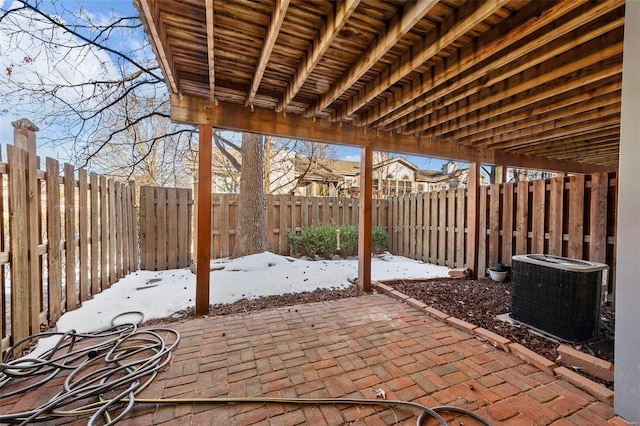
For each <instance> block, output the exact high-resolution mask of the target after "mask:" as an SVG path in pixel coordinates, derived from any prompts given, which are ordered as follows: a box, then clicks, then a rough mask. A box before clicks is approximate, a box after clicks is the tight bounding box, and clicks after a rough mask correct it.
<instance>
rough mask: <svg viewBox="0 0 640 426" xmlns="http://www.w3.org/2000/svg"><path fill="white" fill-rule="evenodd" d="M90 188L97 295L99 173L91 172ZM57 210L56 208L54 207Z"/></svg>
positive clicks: (95, 289) (93, 275)
mask: <svg viewBox="0 0 640 426" xmlns="http://www.w3.org/2000/svg"><path fill="white" fill-rule="evenodd" d="M89 190H90V191H91V192H90V194H89V205H90V214H89V218H90V219H89V222H90V224H89V228H90V232H91V239H90V244H91V248H90V257H91V266H90V274H91V286H90V288H91V295H92V296H93V295H96V294H98V293H99V292H100V281H99V280H100V275H99V274H98V273H99V272H98V271H99V269H98V266H99V265H100V257H99V256H100V254H99V248H100V244H99V240H100V237H99V229H100V215H99V214H98V212H99V211H100V210H99V208H98V200H99V198H98V197H99V190H98V175H97V174H96V173H94V172H92V173H90V174H89ZM54 210H55V209H54Z"/></svg>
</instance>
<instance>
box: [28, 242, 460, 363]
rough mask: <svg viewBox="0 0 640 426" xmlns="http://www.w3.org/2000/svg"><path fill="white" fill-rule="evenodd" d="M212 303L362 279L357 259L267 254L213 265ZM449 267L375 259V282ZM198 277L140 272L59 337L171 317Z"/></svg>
mask: <svg viewBox="0 0 640 426" xmlns="http://www.w3.org/2000/svg"><path fill="white" fill-rule="evenodd" d="M211 269H212V271H211V285H210V303H212V304H218V303H232V302H235V301H237V300H240V299H242V298H248V299H253V298H258V297H260V296H268V295H277V294H284V293H299V292H303V291H313V290H315V289H317V288H344V287H347V286H349V285H350V282H349V281H348V280H349V279H354V278H356V277H357V275H358V261H357V259H339V260H306V259H296V258H292V257H286V256H279V255H276V254H273V253H269V252H264V253H260V254H255V255H251V256H245V257H241V258H238V259H218V260H213V261H212V262H211ZM448 271H449V268H447V267H445V266H436V265H431V264H426V263H423V262H421V261H416V260H412V259H408V258H406V257H402V256H394V255H391V254H389V253H385V254H383V255H379V256H375V257H373V258H372V259H371V278H372V279H373V280H389V279H403V278H405V279H411V278H436V277H447V276H448ZM195 287H196V276H195V274H193V273H191V271H190V270H189V269H188V268H185V269H174V270H169V271H137V272H134V273H131V274H129V275H127V276H126V277H124V278H122V279H121V280H120V281H118V282H117V283H115V284H114V285H112V286H111V287H110V288H108V289H106V290H105V291H103V292H102V293H99V294H97V295H96V296H95V297H94V298H93V299H91V300H88V301H86V302H84V303H83V304H82V307H80V308H79V309H76V310H75V311H71V312H67V313H65V314H64V315H63V316H62V317H61V318H60V320H58V323H57V324H56V328H57V331H58V332H62V331H69V330H75V331H77V332H90V331H98V330H102V329H106V328H109V327H111V325H112V320H114V318H116V316H118V318H116V319H115V321H116V323H117V324H121V323H124V322H137V321H138V320H139V319H140V316H139V314H127V315H122V314H124V313H127V312H142V314H143V315H144V320H149V319H154V318H163V317H167V316H169V315H171V314H173V313H175V312H176V311H180V310H183V309H186V308H189V307H192V306H194V305H195ZM57 339H58V338H57V337H52V338H47V339H41V340H40V344H39V345H38V347H37V348H36V350H35V352H34V353H32V354H31V356H35V354H36V353H42V352H44V351H46V350H47V348H48V347H52V346H53V345H54V344H55V342H56V341H57Z"/></svg>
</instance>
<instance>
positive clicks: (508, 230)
mask: <svg viewBox="0 0 640 426" xmlns="http://www.w3.org/2000/svg"><path fill="white" fill-rule="evenodd" d="M502 187H503V191H504V193H503V194H502V254H501V258H500V261H501V262H502V263H504V264H505V265H509V266H511V256H512V255H513V215H514V211H513V210H514V209H513V207H514V206H513V183H505V184H503V185H502Z"/></svg>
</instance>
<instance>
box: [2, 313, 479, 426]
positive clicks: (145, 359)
mask: <svg viewBox="0 0 640 426" xmlns="http://www.w3.org/2000/svg"><path fill="white" fill-rule="evenodd" d="M127 314H129V313H127ZM114 320H115V319H114ZM141 321H142V316H141ZM48 336H59V340H58V341H57V343H56V344H55V346H54V347H53V348H52V349H50V350H48V351H46V352H45V353H44V354H43V355H42V356H40V357H39V358H22V359H19V360H13V361H9V360H10V359H12V358H13V357H14V349H16V348H20V347H23V346H25V345H27V344H28V343H30V342H33V341H35V340H36V339H39V338H42V337H48ZM179 340H180V335H179V333H178V332H177V331H175V330H172V329H169V328H144V329H138V327H137V324H132V323H131V324H122V325H115V324H114V321H112V327H111V328H109V329H107V330H103V331H100V332H93V333H76V332H74V331H70V332H66V333H58V332H43V333H38V334H36V335H33V336H30V337H28V338H26V339H23V340H22V341H20V342H18V343H17V344H16V345H14V346H13V347H11V348H9V350H8V351H7V353H6V354H5V357H4V359H3V362H2V363H0V390H1V392H0V402H1V401H3V400H6V399H9V398H12V397H15V396H17V395H20V394H25V393H27V392H31V391H36V392H46V388H47V387H45V386H44V385H46V384H47V383H49V382H50V381H51V380H53V379H55V378H62V377H64V380H63V381H62V384H61V385H60V389H59V390H58V391H57V393H55V394H54V395H53V396H51V397H50V398H49V399H48V400H47V401H46V402H45V403H43V404H41V405H40V406H39V407H36V408H33V409H30V410H28V411H23V412H17V413H10V414H0V422H1V423H14V424H20V425H25V424H29V423H32V422H43V421H51V420H53V419H56V418H61V417H77V416H88V417H89V419H88V421H87V424H88V425H94V424H105V425H112V424H115V423H117V422H118V421H120V420H122V419H124V418H125V417H126V416H127V414H128V413H129V412H130V410H131V409H132V408H133V406H134V404H153V405H160V404H232V403H254V404H257V403H259V404H266V403H278V404H298V405H327V404H330V405H345V404H347V405H377V406H385V407H406V408H410V409H414V410H417V411H419V412H421V414H420V415H419V417H418V419H417V422H416V424H417V425H418V426H420V425H422V424H423V423H424V422H426V420H427V419H428V418H434V419H436V420H437V421H438V422H439V423H440V424H441V425H447V422H446V421H445V420H444V419H443V418H442V416H440V414H439V413H442V412H455V413H460V414H464V415H466V416H469V417H472V418H474V419H476V420H477V421H479V422H480V423H481V424H484V425H490V423H488V422H487V421H486V420H484V419H483V418H482V417H480V416H478V415H476V414H475V413H473V412H471V411H468V410H465V409H462V408H458V407H453V406H439V407H433V408H429V407H426V406H424V405H422V404H419V403H415V402H408V401H398V400H386V399H359V398H268V397H244V398H185V399H175V398H173V399H145V398H137V397H136V395H138V394H139V393H140V392H141V391H142V390H143V389H145V388H146V387H147V386H148V385H149V384H150V383H151V382H152V381H153V379H154V378H155V377H156V375H157V374H158V372H159V371H160V370H161V369H163V368H164V367H165V366H166V365H167V364H168V363H169V362H170V360H171V352H172V350H173V349H174V348H175V347H176V346H177V344H178V342H179ZM59 380H61V379H59ZM41 387H42V388H43V389H38V388H41Z"/></svg>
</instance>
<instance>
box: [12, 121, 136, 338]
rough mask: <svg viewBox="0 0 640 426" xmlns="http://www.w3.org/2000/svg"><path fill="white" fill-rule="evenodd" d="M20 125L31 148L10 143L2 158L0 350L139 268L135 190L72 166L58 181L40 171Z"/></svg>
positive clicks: (21, 138) (20, 141) (28, 133)
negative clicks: (0, 342) (0, 306)
mask: <svg viewBox="0 0 640 426" xmlns="http://www.w3.org/2000/svg"><path fill="white" fill-rule="evenodd" d="M14 125H15V124H14ZM18 125H19V126H20V125H21V126H23V127H21V128H18V127H16V129H17V132H16V134H17V137H16V141H15V142H16V146H18V145H20V146H23V147H25V148H28V150H23V149H20V148H17V147H16V146H7V157H8V161H7V162H6V163H4V162H2V161H0V180H1V183H2V191H1V192H0V222H1V223H0V251H1V252H0V299H1V301H2V307H3V309H2V316H1V317H0V330H1V333H2V350H3V351H4V350H5V349H6V348H7V347H8V346H9V345H12V344H13V343H16V342H18V341H19V340H20V339H22V338H24V337H27V336H29V335H31V334H35V333H38V332H40V326H41V325H42V324H45V325H46V324H53V323H55V322H56V321H57V320H58V318H59V317H60V316H61V314H62V313H63V312H65V311H71V310H73V309H76V308H77V307H79V306H80V305H81V304H82V302H83V301H85V300H87V299H89V298H91V297H92V296H93V295H95V294H97V293H99V292H100V291H102V290H104V289H106V288H107V287H109V286H110V285H111V284H113V283H114V282H116V281H117V280H118V279H120V278H121V277H123V276H124V275H126V274H127V273H129V272H131V271H134V270H136V269H137V249H136V247H137V241H136V234H137V232H136V215H135V205H134V199H135V194H134V192H135V191H134V185H133V184H132V183H121V182H117V181H114V180H111V179H107V178H105V177H104V176H99V175H97V174H95V173H90V174H88V173H87V171H86V170H83V169H79V170H74V167H73V166H72V165H70V164H65V165H64V166H63V170H64V171H63V175H62V176H60V165H59V163H58V161H56V160H54V159H51V158H47V159H46V161H45V163H46V170H40V169H39V160H38V158H37V157H36V155H35V130H37V128H35V126H33V125H32V124H31V123H29V122H28V121H20V123H19V124H18ZM29 125H30V126H29ZM0 160H1V159H0Z"/></svg>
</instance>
